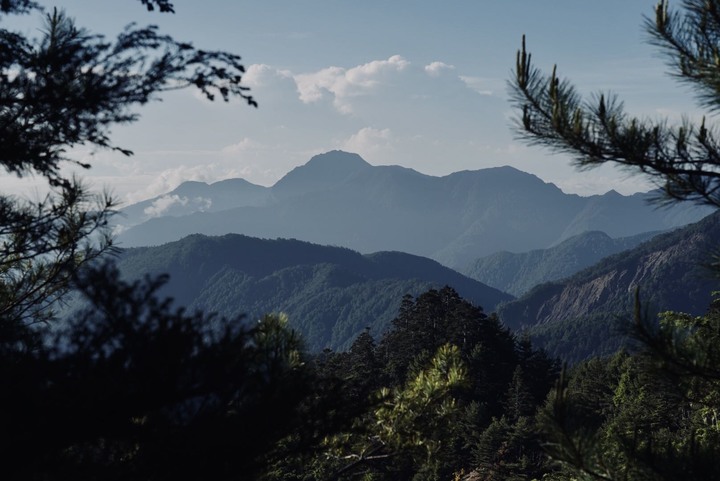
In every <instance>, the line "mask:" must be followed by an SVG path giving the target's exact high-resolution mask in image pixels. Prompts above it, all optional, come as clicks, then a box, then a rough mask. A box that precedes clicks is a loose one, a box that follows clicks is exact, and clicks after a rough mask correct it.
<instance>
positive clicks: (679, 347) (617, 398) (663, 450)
mask: <svg viewBox="0 0 720 481" xmlns="http://www.w3.org/2000/svg"><path fill="white" fill-rule="evenodd" d="M140 4H141V5H142V6H144V8H145V9H147V10H150V11H153V10H157V11H159V13H166V14H167V13H173V12H174V6H173V4H172V3H171V2H168V1H167V0H141V2H140ZM38 10H41V8H40V6H39V5H38V4H37V3H36V2H33V1H31V0H3V1H0V18H2V19H4V18H6V17H7V16H10V15H19V14H26V13H29V12H37V11H38ZM44 15H45V24H44V26H43V30H42V35H41V36H40V38H38V39H37V40H33V39H29V38H26V37H24V36H23V35H22V34H19V33H16V32H13V31H10V30H8V29H6V28H2V29H0V99H1V100H0V102H1V103H0V154H1V155H0V165H2V166H3V167H4V169H5V170H6V171H7V172H9V173H13V174H17V175H19V176H27V175H36V176H40V177H43V178H45V179H46V180H47V182H48V184H49V186H50V188H51V193H50V194H49V195H48V196H47V197H46V198H45V199H44V200H42V201H40V202H25V201H22V200H18V199H16V198H14V197H10V196H0V461H1V463H0V478H2V479H8V480H15V479H18V480H20V479H23V480H55V479H57V480H66V479H75V480H98V479H102V480H114V479H117V480H128V479H132V480H135V479H137V480H165V479H168V480H169V479H197V480H205V479H257V480H268V481H270V480H328V481H330V480H355V479H363V480H417V481H420V480H428V481H429V480H453V481H455V480H458V481H459V480H464V481H480V480H483V481H489V480H545V481H570V480H618V481H620V480H675V479H685V480H696V479H697V480H701V479H702V480H708V479H720V457H718V456H717V453H718V449H719V448H720V423H719V421H718V411H719V410H720V386H719V385H718V383H720V300H719V299H718V297H717V295H716V294H712V293H702V294H700V295H703V296H705V295H707V297H705V299H707V300H708V307H707V310H706V311H705V312H704V313H702V314H701V315H696V314H694V313H690V314H688V313H680V312H670V311H665V312H660V313H659V314H658V315H654V314H653V313H652V312H650V311H648V310H647V309H645V308H644V305H645V304H644V302H645V301H644V297H643V293H642V291H641V290H638V289H636V290H635V291H634V292H632V293H630V295H631V298H632V302H630V303H628V304H627V307H628V310H627V311H626V315H625V318H624V319H618V322H623V323H624V326H625V328H626V329H627V333H628V336H630V337H631V338H632V339H633V342H632V343H630V344H628V345H627V348H626V349H620V350H617V351H615V352H612V353H611V354H608V355H606V356H604V357H591V358H587V359H583V360H578V362H575V363H573V364H568V363H563V359H557V358H554V357H553V356H550V355H548V354H547V352H546V351H545V350H544V349H540V348H538V347H537V346H535V345H534V344H533V342H532V341H531V340H530V338H529V337H527V336H526V335H518V334H516V333H514V332H513V331H511V330H510V328H509V327H508V326H509V325H512V321H507V320H506V321H505V322H501V320H500V318H499V317H498V316H496V315H495V314H488V313H486V312H484V311H483V309H482V308H480V307H479V306H478V305H477V303H475V302H470V301H468V300H465V299H464V298H463V297H462V296H461V295H460V294H458V292H457V291H456V290H454V289H453V288H452V287H447V286H446V287H440V288H430V289H427V290H425V291H424V292H421V293H418V294H417V295H414V296H413V295H404V296H400V298H399V299H398V306H399V307H398V308H397V311H396V312H395V313H394V314H393V318H392V320H391V321H390V324H389V326H388V328H387V330H385V331H384V332H377V333H376V332H374V331H372V330H370V329H368V330H366V331H364V332H361V333H360V334H359V335H357V336H356V337H354V340H353V341H352V342H351V344H350V345H349V347H348V349H346V350H331V349H325V350H323V351H319V352H318V351H312V350H311V349H309V348H308V346H307V344H306V343H305V341H304V340H303V338H302V337H301V336H300V335H299V334H298V333H297V332H296V331H295V330H293V329H292V328H291V325H292V322H291V320H288V318H287V317H286V316H285V315H282V314H265V315H261V316H258V318H251V319H247V318H245V317H243V316H242V315H241V314H237V315H229V314H228V315H226V316H222V315H219V314H213V313H210V312H203V311H201V310H190V309H184V308H182V307H178V306H177V305H176V304H174V303H173V301H172V299H170V298H167V297H166V295H165V294H164V292H165V291H163V289H165V286H166V283H167V276H165V275H160V276H152V275H148V276H145V277H143V278H142V279H128V278H126V277H123V275H122V274H121V272H120V270H119V269H118V267H117V265H116V264H113V263H112V262H106V261H108V260H111V259H112V258H113V257H112V255H113V254H114V253H115V254H116V253H117V249H115V247H114V245H113V236H112V232H111V228H110V224H109V219H110V218H111V217H112V215H113V213H114V211H115V207H116V206H115V203H114V201H113V199H112V198H111V197H110V196H108V195H96V194H93V193H91V192H90V191H88V189H87V188H86V187H84V186H83V184H82V182H80V180H78V179H77V178H67V177H65V176H64V175H63V174H62V171H61V166H62V165H65V164H67V163H75V164H77V165H79V166H81V167H89V166H87V165H85V164H82V163H79V162H78V161H75V160H73V159H72V158H70V157H69V156H68V154H67V152H69V151H71V149H72V148H73V147H76V146H78V145H87V144H90V145H93V146H95V147H97V148H99V149H112V150H117V151H120V152H122V153H124V154H126V155H131V154H132V152H131V151H130V150H127V148H125V147H121V146H117V145H115V144H114V143H113V142H112V141H111V138H110V127H112V126H115V125H121V124H126V123H130V122H133V121H135V120H137V118H138V114H137V113H136V111H135V109H136V108H138V107H141V106H142V105H144V104H146V103H147V102H148V101H150V100H152V99H155V98H157V96H158V95H159V94H160V93H161V92H163V91H165V90H172V89H177V88H184V87H187V88H197V89H199V91H200V92H201V93H202V94H204V96H205V97H207V99H208V100H210V101H212V100H222V101H230V100H240V101H241V102H243V103H245V104H247V105H248V106H250V107H256V106H257V103H256V101H255V99H254V98H253V97H252V96H251V95H250V92H249V91H248V89H247V87H246V86H245V85H244V84H243V83H242V77H243V75H244V73H245V69H244V67H243V65H242V63H241V59H240V57H238V56H237V55H235V54H230V53H227V52H222V51H206V50H200V49H196V48H195V47H194V46H193V45H192V44H190V43H186V42H181V41H177V40H175V39H173V38H171V37H168V36H165V35H162V34H160V33H159V32H158V30H157V29H156V28H155V27H147V28H141V27H137V26H135V25H131V26H129V27H128V28H127V29H126V30H125V31H124V32H123V33H122V34H121V35H120V37H119V38H117V39H115V40H112V41H108V40H106V39H104V38H103V37H99V36H94V35H90V34H88V33H87V31H85V30H83V29H81V28H79V27H76V26H75V24H74V22H73V20H72V19H71V18H70V17H68V16H67V15H66V14H65V13H64V12H62V11H60V10H52V11H46V12H44ZM646 27H647V29H648V31H649V32H650V34H651V35H652V38H653V39H654V40H653V41H654V42H655V43H656V44H657V45H658V46H659V48H661V49H663V50H664V51H665V53H667V54H669V55H670V57H671V59H674V60H676V61H673V62H672V65H673V66H674V67H675V68H676V69H677V75H678V76H680V77H681V78H682V79H684V80H685V81H687V82H690V83H691V85H693V86H695V88H696V89H697V90H698V92H699V98H700V101H701V104H702V105H703V106H705V107H708V108H709V109H710V110H714V109H716V108H717V106H718V104H720V87H718V86H719V85H720V81H719V78H720V73H718V72H719V69H718V61H717V59H718V58H720V45H718V42H717V39H718V38H719V37H720V2H716V1H704V0H703V1H700V0H686V1H685V2H683V3H682V4H681V8H680V10H678V11H672V10H669V8H668V5H667V3H666V2H664V1H662V2H660V3H659V4H658V6H657V8H656V11H655V15H654V17H653V18H651V19H648V21H647V25H646ZM524 43H525V42H524V41H523V45H522V49H521V50H520V51H519V52H518V56H517V64H516V70H515V72H514V76H513V79H511V86H512V92H513V94H512V95H513V102H514V106H515V107H516V108H517V110H518V112H519V117H518V125H517V129H518V131H519V132H521V135H522V136H524V138H525V140H527V141H529V142H530V143H533V144H540V145H544V146H547V147H550V148H552V149H555V150H561V151H564V152H568V153H571V154H574V155H575V156H576V162H577V163H578V164H580V165H581V166H593V165H598V164H602V163H606V162H609V163H618V164H620V165H623V166H625V167H628V168H631V169H634V171H635V172H637V173H639V174H645V175H651V176H655V177H656V178H657V179H659V180H660V181H661V183H662V185H663V187H664V193H665V196H666V200H667V201H668V202H674V201H682V200H689V201H696V202H700V203H705V204H708V205H711V206H714V207H719V206H720V173H718V169H717V166H718V160H717V159H718V158H720V157H719V155H720V154H719V153H718V149H717V145H718V142H717V139H716V137H715V133H714V131H713V130H712V129H709V128H708V127H706V126H705V121H704V120H703V121H702V124H700V125H698V126H693V125H690V124H689V123H687V125H683V126H680V127H672V126H669V125H668V124H667V123H665V122H663V123H661V124H658V125H653V124H650V123H649V122H647V121H641V120H638V119H634V118H631V117H630V116H628V114H626V113H625V112H624V111H623V108H622V105H621V104H620V103H619V102H616V101H614V100H612V99H609V98H606V97H605V96H604V95H600V96H598V97H597V99H594V98H593V99H592V100H591V101H589V102H582V101H581V99H580V96H579V95H578V94H577V93H576V91H575V90H574V88H573V87H572V85H571V84H570V83H569V82H568V81H564V80H559V79H558V77H557V73H556V71H555V69H553V72H552V74H551V75H549V76H546V75H544V74H543V73H542V72H541V71H540V70H538V69H536V68H535V67H534V65H533V64H532V63H531V56H530V54H529V53H528V52H527V51H526V49H525V44H524ZM715 217H716V216H714V217H713V218H711V220H709V221H707V222H708V223H714V222H716V221H717V219H716V218H715ZM695 228H696V229H699V228H698V227H695ZM677 235H681V234H668V236H669V237H667V238H671V237H672V236H677ZM696 237H697V236H696ZM700 237H701V236H700ZM191 240H192V241H197V242H200V241H203V242H214V241H210V240H207V238H199V237H198V238H195V239H191ZM280 244H281V242H280ZM304 248H305V249H309V250H311V251H313V250H314V251H316V252H319V251H320V250H319V249H318V248H317V247H316V246H315V247H314V246H312V245H306V246H304ZM646 248H647V247H642V246H641V247H640V248H639V249H640V251H642V249H646ZM709 248H710V247H708V249H709ZM640 251H638V252H640ZM333 252H334V253H335V255H338V256H345V257H349V258H350V259H354V261H355V262H357V263H359V264H361V265H371V264H373V259H372V258H369V259H368V258H366V257H364V256H360V255H359V254H358V255H355V254H354V253H352V252H351V251H343V250H336V251H333ZM688 252H696V251H690V250H688ZM711 254H712V253H711V252H710V253H708V257H704V256H703V259H695V260H696V261H697V262H698V263H700V262H705V263H707V264H708V265H709V267H710V269H714V271H715V272H717V269H718V264H717V258H716V257H712V255H711ZM692 255H693V256H694V255H695V254H692ZM391 257H392V256H388V255H387V254H385V260H387V259H390V258H391ZM615 260H617V259H615ZM615 260H613V259H612V258H611V260H609V261H607V264H601V265H599V266H596V267H594V268H591V269H594V270H596V271H602V270H603V269H606V268H607V266H608V265H611V264H612V262H615ZM275 261H278V259H277V258H276V259H275ZM415 262H421V261H418V260H417V259H416V260H415ZM202 267H203V266H202V265H200V266H198V269H199V271H200V272H204V273H205V274H208V272H207V271H203V270H202ZM255 267H256V268H257V269H259V270H262V269H265V270H268V269H270V267H272V266H270V267H269V266H267V265H258V266H255ZM396 267H397V266H396ZM193 272H194V273H195V280H197V275H199V274H198V273H197V272H196V271H193ZM269 272H270V273H273V272H275V271H274V270H271V271H269ZM590 272H591V273H592V271H590ZM171 274H173V273H172V272H171ZM582 275H586V274H582ZM188 280H189V281H191V280H193V276H192V275H188ZM683 287H684V284H683V283H682V282H681V283H680V284H677V285H675V286H674V289H683ZM542 289H548V288H547V287H544V288H541V289H540V290H542ZM70 292H72V293H74V295H79V296H82V298H83V299H84V304H83V305H82V307H81V308H80V309H79V310H77V311H75V312H74V313H72V314H71V315H70V316H69V317H65V318H63V319H61V318H60V317H59V315H58V313H59V312H60V311H62V308H63V302H64V300H65V299H66V295H67V294H68V293H70ZM661 308H662V306H661ZM518 316H519V315H518ZM517 322H518V323H521V320H517ZM567 332H570V333H572V326H567ZM583 341H587V339H583V340H581V341H579V342H583Z"/></svg>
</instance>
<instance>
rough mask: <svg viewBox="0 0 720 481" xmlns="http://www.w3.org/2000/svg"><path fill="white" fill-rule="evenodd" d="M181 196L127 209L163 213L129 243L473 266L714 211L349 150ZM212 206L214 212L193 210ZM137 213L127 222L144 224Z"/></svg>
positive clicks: (513, 173)
mask: <svg viewBox="0 0 720 481" xmlns="http://www.w3.org/2000/svg"><path fill="white" fill-rule="evenodd" d="M215 186H216V184H212V185H211V186H208V191H207V192H210V191H212V189H214V188H215ZM182 188H184V187H183V186H182V185H181V186H180V187H178V189H180V190H182ZM178 189H176V190H175V191H173V192H171V193H168V194H166V195H165V196H161V197H159V198H156V199H151V200H150V201H146V204H143V205H144V207H142V209H141V208H140V207H139V206H130V207H128V208H127V209H125V211H126V212H134V213H135V214H137V213H138V212H143V213H145V215H146V217H147V216H148V215H151V214H152V215H155V214H157V215H155V218H150V219H149V220H146V221H144V222H142V223H141V224H138V225H135V226H133V227H131V228H129V229H127V230H125V231H124V232H122V233H121V234H120V236H119V238H118V240H119V242H120V244H121V245H123V246H127V247H132V246H142V245H159V244H162V243H166V242H170V241H174V240H178V239H180V238H182V237H184V236H187V235H190V234H194V233H203V234H207V235H223V234H227V233H241V234H246V235H250V236H256V237H266V238H275V237H285V238H297V239H302V240H305V241H309V242H316V243H320V244H330V245H338V246H344V247H349V248H351V249H355V250H357V251H360V252H364V253H369V252H375V251H384V250H394V251H402V252H409V253H412V254H416V255H421V256H425V257H430V258H433V259H435V260H437V261H439V262H441V263H443V264H445V265H447V266H450V267H454V268H458V269H466V268H467V266H468V264H469V263H470V262H472V261H474V260H475V259H477V258H479V257H482V256H485V255H489V254H492V253H495V252H498V251H501V250H508V251H513V252H525V251H528V250H532V249H540V248H547V247H549V246H552V245H554V244H557V243H559V242H562V241H563V240H565V239H567V238H569V237H572V236H574V235H577V234H580V233H582V232H585V231H587V230H601V231H603V232H605V233H607V234H608V235H609V236H611V237H626V236H631V235H635V234H639V233H642V232H647V231H656V230H666V229H670V228H673V227H677V226H679V225H684V224H687V223H689V222H693V221H696V220H699V219H700V218H702V217H703V216H704V215H705V214H707V213H709V210H708V209H703V208H697V207H690V206H686V205H683V206H674V207H672V208H669V209H663V210H660V209H655V208H654V207H652V206H650V205H648V204H647V199H648V198H649V197H650V196H651V195H650V194H636V195H633V196H621V195H619V194H617V193H612V192H611V193H608V194H605V195H600V196H591V197H580V196H577V195H572V194H565V193H563V192H562V191H561V190H560V189H558V188H557V187H556V186H555V185H553V184H549V183H545V182H543V181H542V180H540V179H539V178H537V177H536V176H534V175H531V174H527V173H524V172H521V171H519V170H517V169H514V168H512V167H495V168H490V169H483V170H477V171H464V172H456V173H454V174H450V175H447V176H444V177H433V176H429V175H424V174H421V173H419V172H417V171H414V170H412V169H407V168H403V167H399V166H372V165H370V164H368V163H367V162H365V161H364V160H363V159H362V158H361V157H360V156H358V155H357V154H350V153H347V152H341V151H333V152H328V153H326V154H321V155H317V156H315V157H313V158H312V159H311V160H310V161H309V162H308V163H307V164H305V165H303V166H300V167H297V168H295V169H293V170H292V171H291V172H290V173H288V174H287V175H286V176H285V177H283V178H282V179H281V180H279V181H278V182H277V183H276V184H275V185H274V186H273V187H270V188H265V187H260V186H252V184H250V185H245V186H243V187H239V188H238V189H237V193H236V195H235V197H233V195H234V194H232V193H229V194H227V197H225V198H224V199H225V200H224V201H223V202H220V201H216V200H215V199H214V198H213V197H212V196H209V197H207V199H206V197H203V195H202V193H199V194H198V195H197V196H194V197H193V196H192V195H185V196H183V195H181V194H179V193H178V192H177V191H178ZM203 192H205V191H203ZM193 199H197V201H195V200H193ZM203 199H205V200H203ZM203 202H204V203H203ZM166 205H170V206H171V207H173V208H175V209H176V210H175V211H172V212H175V213H176V215H177V216H176V217H172V216H168V215H166V214H165V213H163V211H162V209H161V208H162V207H163V206H166ZM204 205H209V206H208V207H206V208H195V207H197V206H200V207H203V206H204ZM231 205H232V206H233V207H230V206H231ZM218 206H223V207H227V208H219V207H218ZM183 209H184V210H183ZM166 211H168V212H171V211H170V210H169V208H167V209H166ZM172 212H171V213H172ZM190 212H193V213H190ZM181 213H182V214H189V215H180V214H181ZM140 217H142V216H140ZM140 217H138V216H137V215H135V216H134V217H133V216H131V215H128V219H130V218H132V219H135V220H136V221H137V220H138V219H140ZM127 224H128V225H130V224H132V222H128V223H127Z"/></svg>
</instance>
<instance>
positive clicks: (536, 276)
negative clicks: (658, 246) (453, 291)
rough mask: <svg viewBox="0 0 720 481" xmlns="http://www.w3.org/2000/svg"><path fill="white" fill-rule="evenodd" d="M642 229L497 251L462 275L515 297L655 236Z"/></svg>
mask: <svg viewBox="0 0 720 481" xmlns="http://www.w3.org/2000/svg"><path fill="white" fill-rule="evenodd" d="M658 234H659V232H646V233H642V234H638V235H635V236H631V237H621V238H618V239H613V238H612V237H610V236H609V235H607V234H606V233H604V232H600V231H588V232H584V233H582V234H578V235H576V236H573V237H570V238H569V239H566V240H564V241H562V242H561V243H559V244H557V245H555V246H553V247H549V248H547V249H536V250H532V251H530V252H523V253H519V254H516V253H512V252H507V251H502V252H497V253H495V254H491V255H489V256H486V257H482V258H480V259H478V260H476V261H475V262H474V263H472V264H471V265H470V266H469V267H468V269H466V270H465V271H463V274H465V275H467V276H468V277H471V278H472V279H475V280H478V281H480V282H482V283H484V284H487V285H489V286H492V287H495V288H496V289H500V290H501V291H504V292H507V293H509V294H512V295H514V296H516V297H519V296H522V295H523V294H525V293H526V292H528V291H529V290H530V289H532V288H533V287H535V286H536V285H538V284H542V283H545V282H550V281H557V280H560V279H564V278H566V277H570V276H571V275H573V274H575V273H576V272H578V271H580V270H582V269H584V268H586V267H590V266H592V265H593V264H595V263H597V262H599V261H600V260H601V259H603V258H604V257H607V256H609V255H612V254H616V253H618V252H622V251H624V250H628V249H632V248H633V247H636V246H637V245H639V244H641V243H642V242H645V241H647V240H649V239H651V238H652V237H654V236H656V235H658Z"/></svg>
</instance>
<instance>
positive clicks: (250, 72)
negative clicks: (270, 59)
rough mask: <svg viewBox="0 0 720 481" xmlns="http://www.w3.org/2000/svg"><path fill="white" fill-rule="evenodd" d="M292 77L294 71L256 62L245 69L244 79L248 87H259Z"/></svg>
mask: <svg viewBox="0 0 720 481" xmlns="http://www.w3.org/2000/svg"><path fill="white" fill-rule="evenodd" d="M290 78H292V73H291V72H290V71H289V70H283V69H278V68H275V67H273V66H271V65H266V64H264V63H256V64H253V65H250V66H249V67H248V68H247V69H246V70H245V75H243V78H242V81H243V83H244V84H245V85H247V86H248V87H251V88H257V87H261V86H264V85H267V84H268V83H269V82H272V81H275V80H278V79H280V80H284V79H290Z"/></svg>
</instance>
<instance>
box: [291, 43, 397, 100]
mask: <svg viewBox="0 0 720 481" xmlns="http://www.w3.org/2000/svg"><path fill="white" fill-rule="evenodd" d="M408 65H410V62H408V61H407V60H405V59H404V58H403V57H401V56H400V55H393V56H392V57H390V58H388V59H387V60H373V61H372V62H368V63H366V64H363V65H358V66H357V67H353V68H350V69H345V68H343V67H328V68H324V69H322V70H319V71H317V72H314V73H306V74H298V75H295V76H294V79H295V84H296V85H297V91H298V94H299V96H300V100H301V101H302V102H304V103H306V104H307V103H312V102H317V101H319V100H320V99H322V98H323V97H324V96H325V94H326V93H328V94H330V95H331V96H332V97H333V105H334V106H335V108H336V109H337V110H338V111H339V112H341V113H344V114H349V113H352V105H351V104H350V102H349V98H351V97H356V96H358V95H363V94H366V93H367V92H369V91H370V90H372V89H373V88H375V87H376V86H377V85H379V84H380V83H381V80H382V77H383V75H385V74H387V73H392V72H401V71H403V70H405V69H406V68H407V66H408Z"/></svg>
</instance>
